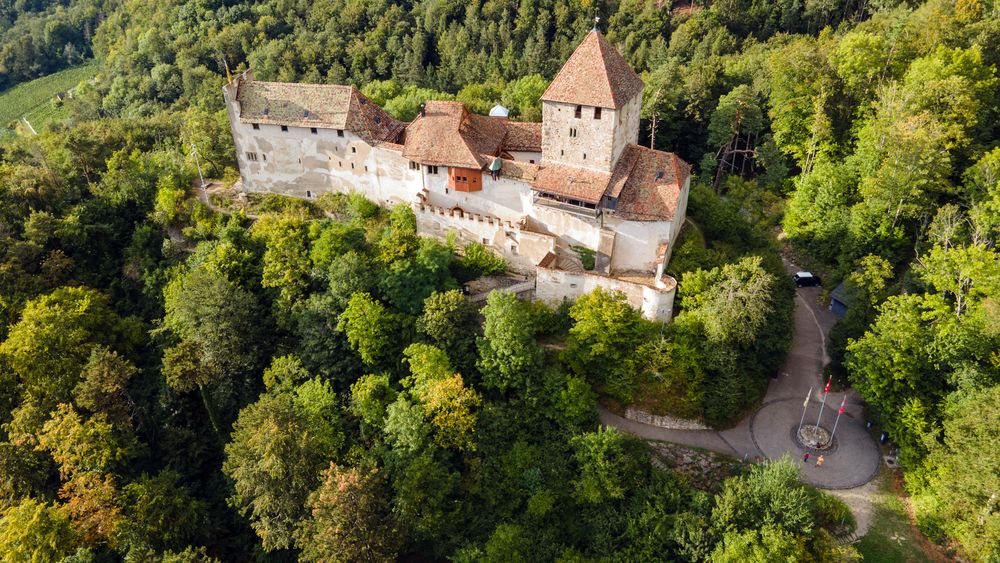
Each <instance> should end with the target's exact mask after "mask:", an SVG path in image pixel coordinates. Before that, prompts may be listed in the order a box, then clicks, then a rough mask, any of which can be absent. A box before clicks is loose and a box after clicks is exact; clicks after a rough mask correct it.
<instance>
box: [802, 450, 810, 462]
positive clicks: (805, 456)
mask: <svg viewBox="0 0 1000 563" xmlns="http://www.w3.org/2000/svg"><path fill="white" fill-rule="evenodd" d="M802 463H809V452H806V455H804V456H802Z"/></svg>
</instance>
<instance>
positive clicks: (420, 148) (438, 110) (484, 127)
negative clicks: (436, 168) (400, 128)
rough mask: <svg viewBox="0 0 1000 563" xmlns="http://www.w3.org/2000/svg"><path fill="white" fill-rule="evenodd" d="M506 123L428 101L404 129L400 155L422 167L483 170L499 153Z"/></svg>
mask: <svg viewBox="0 0 1000 563" xmlns="http://www.w3.org/2000/svg"><path fill="white" fill-rule="evenodd" d="M506 133H507V127H506V125H505V122H504V121H503V120H500V119H496V118H492V117H486V116H483V115H476V114H474V113H471V112H469V110H468V109H466V107H465V105H464V104H462V103H461V102H450V101H440V100H436V101H429V102H427V103H426V104H425V106H424V115H423V116H418V117H417V118H416V119H414V120H413V121H412V122H411V123H410V124H409V125H408V126H407V127H406V134H405V141H404V143H403V144H404V148H403V156H404V157H406V158H408V159H410V160H415V161H417V162H420V163H423V164H434V165H442V166H457V167H462V168H483V167H485V166H487V165H489V163H490V161H491V160H492V158H490V156H495V155H497V154H498V153H499V152H500V146H501V143H502V142H503V138H504V135H506Z"/></svg>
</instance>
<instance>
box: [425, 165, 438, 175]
mask: <svg viewBox="0 0 1000 563" xmlns="http://www.w3.org/2000/svg"><path fill="white" fill-rule="evenodd" d="M427 173H428V174H437V173H438V167H437V166H433V165H430V164H428V165H427Z"/></svg>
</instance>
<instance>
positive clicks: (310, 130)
mask: <svg viewBox="0 0 1000 563" xmlns="http://www.w3.org/2000/svg"><path fill="white" fill-rule="evenodd" d="M309 132H310V133H312V134H313V135H318V134H319V131H317V130H316V128H315V127H310V128H309Z"/></svg>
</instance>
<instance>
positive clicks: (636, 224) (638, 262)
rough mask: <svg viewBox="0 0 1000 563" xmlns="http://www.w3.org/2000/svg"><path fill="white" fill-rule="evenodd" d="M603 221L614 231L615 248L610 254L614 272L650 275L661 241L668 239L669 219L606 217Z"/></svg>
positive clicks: (670, 222)
mask: <svg viewBox="0 0 1000 563" xmlns="http://www.w3.org/2000/svg"><path fill="white" fill-rule="evenodd" d="M604 224H605V226H607V227H610V228H611V229H613V230H614V231H615V248H614V251H613V252H612V253H611V269H612V270H613V271H643V272H649V273H650V274H652V273H653V271H654V270H655V269H656V254H657V252H658V251H659V247H660V243H663V242H670V241H671V236H672V233H673V231H674V227H673V225H674V224H673V222H672V221H622V220H620V219H616V218H615V217H613V216H608V217H606V218H605V220H604Z"/></svg>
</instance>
